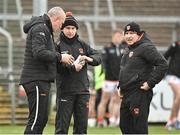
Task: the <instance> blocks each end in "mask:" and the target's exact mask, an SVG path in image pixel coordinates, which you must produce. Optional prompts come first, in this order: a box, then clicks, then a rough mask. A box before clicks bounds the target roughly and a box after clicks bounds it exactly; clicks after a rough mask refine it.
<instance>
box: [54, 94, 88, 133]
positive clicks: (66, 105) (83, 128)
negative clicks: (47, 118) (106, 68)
mask: <svg viewBox="0 0 180 135" xmlns="http://www.w3.org/2000/svg"><path fill="white" fill-rule="evenodd" d="M89 97H90V96H89V95H83V94H78V95H68V96H62V97H58V98H57V113H56V122H55V134H68V129H69V125H70V122H71V117H72V115H73V119H74V126H73V134H87V122H88V112H89Z"/></svg>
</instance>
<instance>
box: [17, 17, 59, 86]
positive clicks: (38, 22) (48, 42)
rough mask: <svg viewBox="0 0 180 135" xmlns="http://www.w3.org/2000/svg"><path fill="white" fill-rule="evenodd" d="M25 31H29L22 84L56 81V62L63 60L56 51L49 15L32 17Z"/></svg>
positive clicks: (25, 26)
mask: <svg viewBox="0 0 180 135" xmlns="http://www.w3.org/2000/svg"><path fill="white" fill-rule="evenodd" d="M24 32H25V33H27V39H26V49H25V58H24V65H23V70H22V73H21V78H20V84H26V83H29V82H32V81H48V82H52V81H54V79H55V75H56V62H57V60H59V61H60V60H61V55H60V53H57V52H56V51H55V46H54V40H53V30H52V25H51V21H50V19H49V17H48V16H47V15H46V14H44V15H43V16H39V17H32V19H31V20H30V21H29V22H28V23H27V24H26V25H24Z"/></svg>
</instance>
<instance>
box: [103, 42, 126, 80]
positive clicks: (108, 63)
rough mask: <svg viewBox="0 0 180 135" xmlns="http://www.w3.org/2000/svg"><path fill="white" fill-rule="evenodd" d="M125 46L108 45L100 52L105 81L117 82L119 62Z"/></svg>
mask: <svg viewBox="0 0 180 135" xmlns="http://www.w3.org/2000/svg"><path fill="white" fill-rule="evenodd" d="M126 47H127V45H125V44H120V45H118V46H116V45H114V44H113V43H110V45H109V46H106V47H104V49H103V51H102V58H103V67H104V69H105V80H111V81H118V77H119V71H120V61H121V57H122V55H123V53H124V50H125V48H126Z"/></svg>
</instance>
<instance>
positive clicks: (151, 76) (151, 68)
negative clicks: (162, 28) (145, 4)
mask: <svg viewBox="0 0 180 135" xmlns="http://www.w3.org/2000/svg"><path fill="white" fill-rule="evenodd" d="M124 37H125V41H126V43H127V45H128V48H126V51H125V53H124V55H123V57H122V59H121V66H120V75H119V86H118V87H120V92H121V96H122V102H121V108H120V129H121V131H122V133H123V134H148V116H149V107H150V103H151V100H152V97H153V91H152V89H153V87H154V86H155V85H156V84H157V83H159V82H160V81H161V79H162V78H163V77H164V75H165V73H166V71H167V68H168V66H167V62H166V60H165V58H164V57H163V56H162V55H161V54H160V53H159V52H158V51H157V49H156V48H155V46H154V45H153V43H152V42H151V40H150V39H149V38H148V37H147V34H146V33H145V32H144V31H141V30H140V26H139V25H138V24H137V23H135V22H131V23H129V24H127V25H126V26H125V28H124Z"/></svg>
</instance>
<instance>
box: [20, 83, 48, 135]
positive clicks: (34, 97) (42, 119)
mask: <svg viewBox="0 0 180 135" xmlns="http://www.w3.org/2000/svg"><path fill="white" fill-rule="evenodd" d="M50 85H51V84H50V83H49V82H45V81H36V82H30V83H27V84H24V85H23V87H24V89H25V91H26V95H27V98H28V106H29V116H28V122H27V126H26V129H25V131H24V134H42V132H43V129H44V127H45V126H46V123H47V120H48V98H49V90H50Z"/></svg>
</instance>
